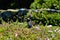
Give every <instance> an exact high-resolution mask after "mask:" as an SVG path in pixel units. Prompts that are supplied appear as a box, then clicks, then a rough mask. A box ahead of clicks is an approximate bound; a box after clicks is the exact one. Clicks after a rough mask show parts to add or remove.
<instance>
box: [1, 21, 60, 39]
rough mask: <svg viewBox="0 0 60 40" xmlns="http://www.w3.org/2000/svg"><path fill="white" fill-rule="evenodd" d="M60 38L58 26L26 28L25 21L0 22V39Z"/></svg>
mask: <svg viewBox="0 0 60 40" xmlns="http://www.w3.org/2000/svg"><path fill="white" fill-rule="evenodd" d="M45 39H49V40H60V27H58V26H53V27H50V28H48V27H47V26H42V25H40V26H39V29H37V28H36V26H33V27H32V28H27V23H26V22H24V23H19V22H18V23H16V22H14V23H11V24H8V23H3V24H0V40H45Z"/></svg>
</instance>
